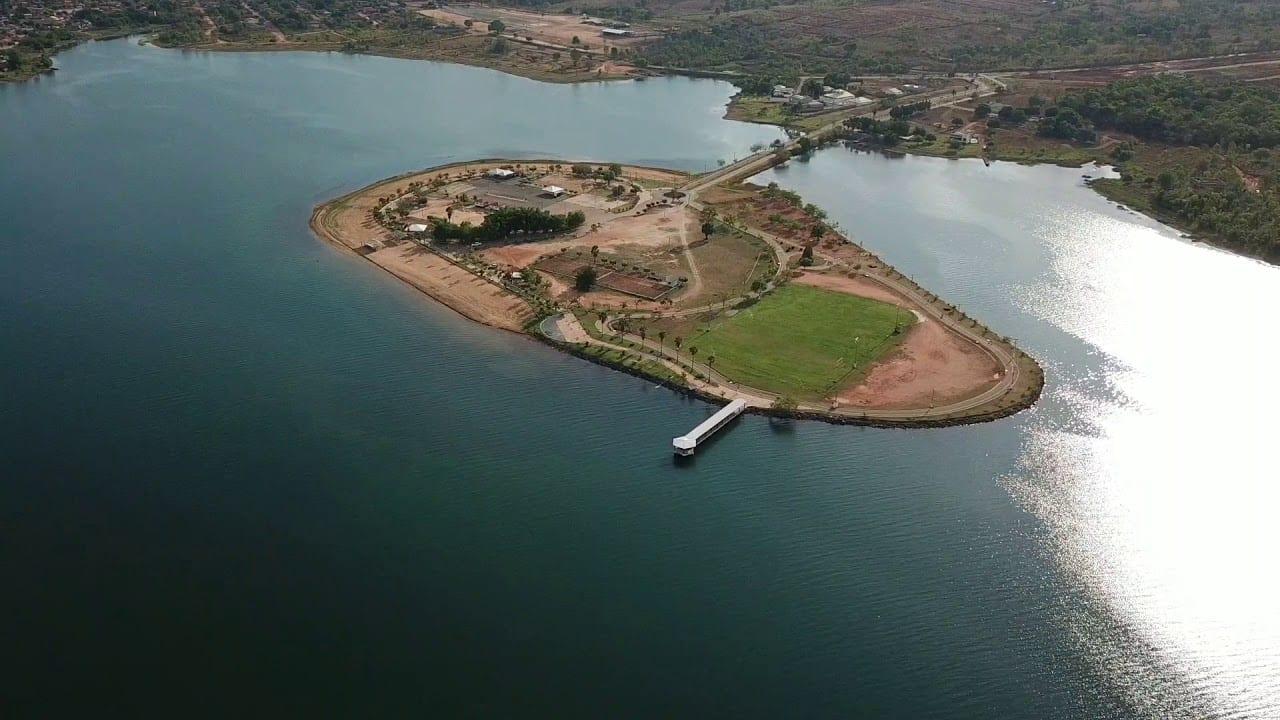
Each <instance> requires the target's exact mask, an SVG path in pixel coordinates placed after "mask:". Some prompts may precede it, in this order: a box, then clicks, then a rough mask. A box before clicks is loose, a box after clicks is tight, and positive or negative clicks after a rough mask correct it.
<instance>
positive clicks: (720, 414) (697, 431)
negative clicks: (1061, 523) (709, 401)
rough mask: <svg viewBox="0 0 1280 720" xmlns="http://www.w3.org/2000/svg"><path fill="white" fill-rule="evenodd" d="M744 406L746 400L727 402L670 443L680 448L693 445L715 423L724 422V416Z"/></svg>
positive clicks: (745, 405)
mask: <svg viewBox="0 0 1280 720" xmlns="http://www.w3.org/2000/svg"><path fill="white" fill-rule="evenodd" d="M746 407H747V403H746V402H744V401H742V400H734V401H733V402H731V403H729V404H728V405H725V406H724V407H722V408H720V409H719V410H718V411H716V414H715V415H712V416H711V417H709V418H707V419H706V420H703V421H702V423H701V424H699V425H698V427H696V428H694V429H692V430H690V431H689V432H687V433H685V434H684V435H681V436H680V437H678V438H672V439H671V444H672V445H674V446H675V447H680V448H684V447H694V446H695V445H697V444H698V441H699V440H702V439H703V438H704V437H705V436H706V435H707V434H708V433H710V432H711V431H712V430H713V429H714V428H715V427H716V426H717V425H719V424H720V423H721V422H724V420H725V419H726V418H730V417H733V416H734V415H737V414H738V413H740V412H742V411H743V410H744V409H745V408H746ZM682 442H687V443H689V444H688V445H687V446H686V445H682V444H681V443H682Z"/></svg>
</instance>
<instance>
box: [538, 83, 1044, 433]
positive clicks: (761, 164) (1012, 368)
mask: <svg viewBox="0 0 1280 720" xmlns="http://www.w3.org/2000/svg"><path fill="white" fill-rule="evenodd" d="M1003 86H1004V83H1003V82H1002V81H1000V80H998V79H996V78H992V77H988V76H985V75H980V76H979V77H978V87H977V88H975V90H976V92H975V91H969V92H965V93H963V94H962V95H960V96H956V97H953V98H951V99H950V100H949V101H948V102H944V103H939V106H945V105H951V104H955V103H959V102H968V101H970V100H971V99H973V98H975V97H985V96H988V95H994V94H995V93H996V92H997V88H1002V87H1003ZM950 93H951V91H949V90H947V91H937V92H934V93H926V94H923V95H921V96H918V97H917V98H915V101H916V102H919V101H920V100H923V99H930V100H933V99H935V98H938V97H943V96H945V95H948V94H950ZM876 112H877V110H876V109H870V108H869V109H863V110H854V111H852V112H847V113H843V112H842V113H841V114H840V115H839V117H837V118H835V119H834V120H833V121H832V122H830V123H828V124H826V125H824V126H822V127H821V128H819V129H818V130H815V131H814V132H813V133H810V137H816V138H819V139H820V138H822V137H824V136H825V135H826V134H827V133H830V132H832V131H833V130H836V129H838V128H840V127H841V126H842V125H843V123H844V121H845V120H846V119H848V118H850V117H858V116H859V115H872V116H874V115H875V113H876ZM797 145H798V140H793V141H791V142H790V143H787V144H785V145H783V146H782V148H769V149H766V150H762V151H760V152H758V153H756V154H754V155H750V156H748V157H745V158H743V159H741V160H738V161H737V162H734V163H732V164H729V165H726V166H724V167H722V168H719V169H717V170H715V171H713V172H710V173H707V174H705V175H700V176H698V177H695V178H692V179H691V180H690V181H689V182H687V183H685V184H684V185H683V186H681V188H680V189H681V190H683V191H684V192H685V193H686V196H685V198H684V200H683V203H684V204H685V205H686V206H688V207H689V208H690V209H692V210H695V211H701V210H702V209H703V208H704V206H703V204H702V203H701V202H700V201H699V200H698V195H699V193H701V192H703V191H705V190H707V189H709V188H712V187H715V186H717V185H722V184H725V183H729V182H732V181H735V180H739V179H742V178H745V177H749V176H751V175H755V174H757V173H759V172H762V171H764V170H766V169H768V168H770V167H772V166H773V165H775V164H777V162H778V157H777V156H776V154H775V153H778V151H779V150H785V151H787V153H788V154H789V153H790V152H791V151H792V150H793V149H794V148H795V147H796V146H797ZM750 233H751V234H752V235H754V236H755V237H757V238H760V239H761V240H763V241H765V242H766V243H768V244H769V246H770V247H771V248H772V249H773V251H774V253H775V256H776V258H777V260H778V268H779V270H778V272H779V274H781V273H782V272H783V271H784V270H785V268H786V264H787V263H786V249H785V248H784V246H783V243H782V241H781V240H780V239H779V238H777V237H776V236H773V235H771V234H770V233H767V232H763V231H758V230H752V231H750ZM683 240H685V241H686V242H685V243H684V244H685V250H686V253H687V256H688V258H689V265H690V269H691V273H692V274H693V277H694V278H695V279H698V278H700V277H701V276H700V274H699V270H698V267H697V264H696V261H695V260H694V258H693V256H692V254H691V253H688V244H687V238H683ZM816 254H817V255H818V256H819V257H821V258H822V259H824V260H826V261H827V262H828V263H829V264H831V265H834V266H837V267H841V268H844V269H845V271H846V272H849V271H852V267H851V266H849V265H848V263H845V262H844V261H842V260H839V259H838V258H835V257H833V256H831V255H829V254H826V253H822V252H820V251H819V252H817V253H816ZM857 272H858V273H859V274H860V275H862V276H863V277H866V278H867V279H869V280H872V281H874V282H877V283H880V284H881V285H883V286H885V287H886V288H888V289H889V290H890V291H892V292H894V293H897V294H898V295H899V296H901V297H903V298H905V299H907V300H908V301H909V303H911V304H913V305H914V306H915V307H913V308H911V309H912V310H913V311H914V312H916V314H917V317H920V318H921V319H922V321H923V322H929V321H932V322H937V323H939V324H941V325H942V326H943V327H946V328H947V329H949V330H951V331H952V332H955V333H956V334H958V335H960V336H961V337H963V338H965V339H967V340H969V341H970V342H972V343H973V344H975V345H977V346H978V347H979V348H981V349H982V350H983V351H985V352H986V353H987V354H989V355H990V356H991V357H992V359H994V360H995V361H996V363H997V364H999V365H1000V367H1001V373H1000V379H999V381H998V382H996V384H995V385H993V386H992V387H991V388H989V389H988V390H986V391H984V392H982V393H980V394H978V395H975V396H973V397H969V398H966V399H964V400H960V401H957V402H954V403H948V404H946V405H940V406H936V407H930V408H918V409H909V410H872V409H863V408H838V409H835V410H832V409H831V408H830V407H828V406H826V405H823V404H813V403H805V404H801V405H800V409H802V410H815V411H821V412H834V413H835V414H839V415H844V416H848V417H855V418H864V419H868V420H877V421H885V422H893V421H899V422H909V421H918V420H927V419H930V418H937V417H945V416H950V415H957V414H963V413H965V412H968V411H970V410H974V409H976V408H979V407H981V406H983V405H985V404H987V403H990V402H992V401H995V400H998V399H999V398H1001V397H1002V396H1004V395H1005V394H1006V393H1008V392H1010V391H1011V390H1012V389H1013V388H1015V387H1016V386H1017V384H1018V381H1019V380H1020V379H1021V368H1020V367H1019V365H1018V362H1017V358H1016V357H1015V356H1014V354H1013V353H1012V352H1010V351H1009V350H1008V349H1007V348H1005V347H1004V346H1003V345H1001V344H1000V343H993V342H991V341H990V340H988V339H987V338H986V337H984V336H983V334H982V333H981V332H979V331H977V330H974V329H973V328H969V327H966V326H965V325H964V323H963V321H961V320H959V319H957V318H954V317H951V316H950V315H948V314H947V313H946V312H945V310H943V309H942V308H940V307H938V306H937V305H936V304H935V303H933V302H930V301H929V300H927V299H926V298H925V297H923V295H922V294H921V293H920V292H919V291H918V290H917V289H916V288H915V287H914V285H912V284H910V283H905V282H901V281H899V280H896V279H894V278H891V277H888V276H882V275H872V274H869V273H867V272H865V271H861V270H859V271H857ZM776 280H777V278H776V277H775V281H776ZM747 297H748V296H746V295H744V296H741V297H737V298H733V299H731V300H728V301H723V302H722V303H710V304H707V305H703V306H700V307H695V308H683V309H680V310H673V311H669V312H657V313H650V312H643V313H642V312H634V313H623V314H618V315H612V316H607V317H606V318H605V320H604V321H603V322H599V321H597V322H596V327H597V331H598V332H600V333H601V334H614V335H619V336H621V337H624V338H625V339H626V340H628V341H629V342H633V343H635V344H637V345H640V346H642V347H643V348H644V349H645V350H647V351H648V352H646V353H645V354H646V355H647V356H648V357H649V358H650V359H651V360H653V361H655V362H661V363H662V364H663V365H664V366H665V367H667V368H670V369H671V370H673V371H675V372H677V373H683V372H685V371H686V368H694V369H696V370H697V371H698V372H699V373H701V374H703V375H705V376H706V377H708V378H709V379H710V380H709V382H705V381H701V380H696V379H694V378H689V379H688V382H689V383H690V384H691V385H692V386H693V387H695V388H697V389H699V390H702V391H704V392H707V393H710V394H713V395H717V396H720V397H723V398H725V399H741V400H743V401H745V402H746V403H747V404H748V405H751V406H755V407H767V406H769V405H772V404H773V403H774V401H776V400H777V399H778V395H777V394H775V393H771V392H769V391H766V390H762V389H760V388H753V387H750V386H746V385H741V384H737V383H734V382H733V381H731V380H730V379H729V378H727V377H725V376H724V375H722V374H720V373H719V372H718V371H716V370H715V369H714V368H712V367H711V366H709V365H707V364H705V363H698V362H695V361H694V360H693V359H692V357H690V356H688V354H687V353H686V354H685V355H684V356H681V355H680V354H679V352H678V351H677V350H676V349H675V348H672V347H668V346H666V345H665V343H660V342H656V341H654V340H651V339H648V338H643V339H642V338H640V337H639V336H638V335H632V334H629V333H620V332H619V331H618V330H616V329H614V327H613V324H614V323H615V322H617V321H618V320H620V319H623V318H657V317H685V316H689V315H695V314H698V313H701V312H706V311H707V310H710V309H712V308H714V307H716V306H717V305H722V304H731V303H737V302H741V301H742V300H744V299H746V298H747ZM541 327H542V329H543V332H544V333H545V334H547V335H548V336H549V337H552V338H554V339H557V340H560V341H562V342H569V343H585V344H591V345H595V346H599V347H607V348H611V349H614V350H619V351H623V352H628V353H636V352H637V349H636V348H633V347H626V346H624V345H619V344H616V343H612V342H608V341H605V340H600V339H598V338H595V337H592V336H591V334H590V333H588V332H587V331H586V329H585V328H583V327H582V326H581V324H580V323H579V322H578V319H577V318H576V317H574V316H573V315H570V314H561V315H557V316H555V317H553V318H548V320H545V321H543V324H542V326H541Z"/></svg>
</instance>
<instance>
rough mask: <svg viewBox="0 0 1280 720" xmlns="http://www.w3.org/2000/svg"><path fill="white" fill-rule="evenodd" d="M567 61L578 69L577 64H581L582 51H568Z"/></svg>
mask: <svg viewBox="0 0 1280 720" xmlns="http://www.w3.org/2000/svg"><path fill="white" fill-rule="evenodd" d="M569 60H570V62H572V63H573V66H574V67H578V63H579V62H582V51H581V50H579V49H578V48H574V49H572V50H570V51H569Z"/></svg>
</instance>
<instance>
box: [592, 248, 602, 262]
mask: <svg viewBox="0 0 1280 720" xmlns="http://www.w3.org/2000/svg"><path fill="white" fill-rule="evenodd" d="M599 258H600V246H599V245H592V246H591V259H592V260H597V259H599Z"/></svg>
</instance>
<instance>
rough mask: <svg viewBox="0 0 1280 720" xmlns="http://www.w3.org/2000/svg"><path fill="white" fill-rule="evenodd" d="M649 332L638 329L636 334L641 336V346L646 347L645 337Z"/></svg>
mask: <svg viewBox="0 0 1280 720" xmlns="http://www.w3.org/2000/svg"><path fill="white" fill-rule="evenodd" d="M648 332H649V331H648V330H645V329H644V328H636V334H637V335H639V336H640V344H641V345H644V336H645V335H647V334H648Z"/></svg>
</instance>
